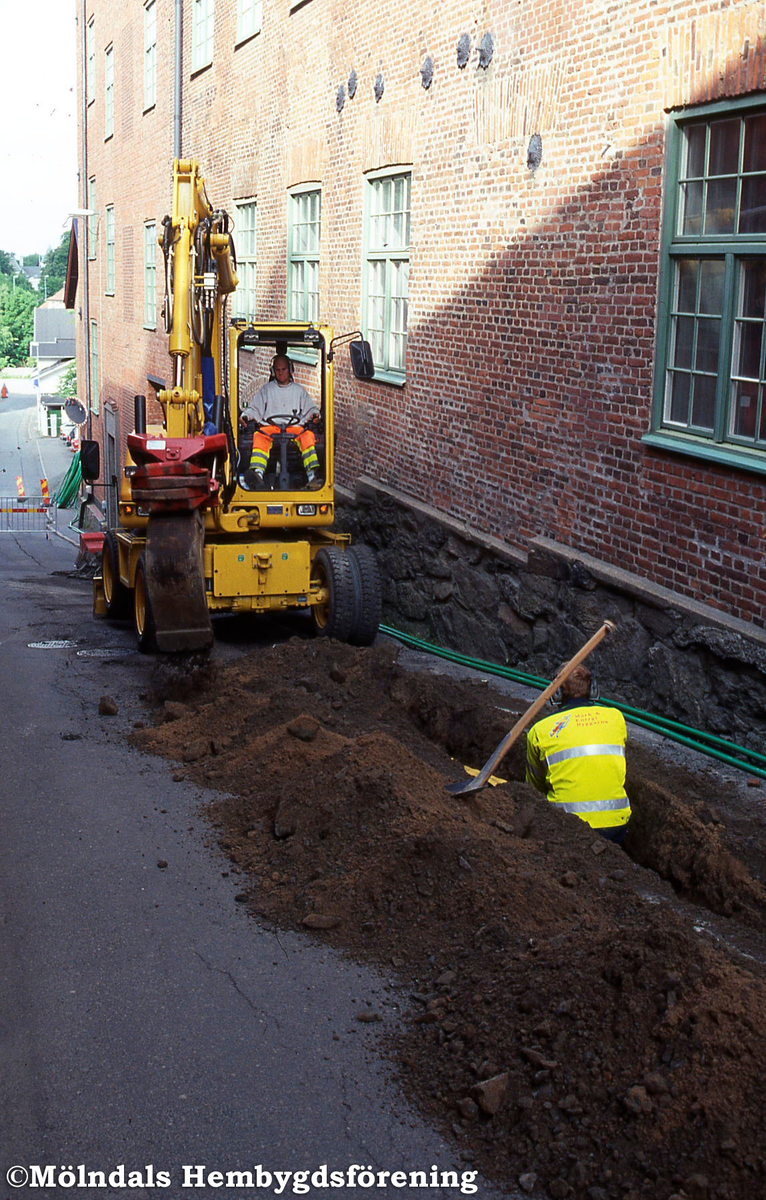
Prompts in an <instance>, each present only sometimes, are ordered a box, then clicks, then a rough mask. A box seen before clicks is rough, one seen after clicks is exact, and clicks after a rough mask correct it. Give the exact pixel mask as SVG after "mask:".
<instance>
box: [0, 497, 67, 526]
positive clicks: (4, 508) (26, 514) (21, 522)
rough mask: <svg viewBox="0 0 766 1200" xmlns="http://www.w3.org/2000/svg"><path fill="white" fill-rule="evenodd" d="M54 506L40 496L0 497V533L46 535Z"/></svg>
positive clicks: (53, 517)
mask: <svg viewBox="0 0 766 1200" xmlns="http://www.w3.org/2000/svg"><path fill="white" fill-rule="evenodd" d="M54 520H55V505H53V504H51V503H50V502H48V501H46V500H44V499H43V497H42V496H24V497H21V498H19V497H17V496H0V533H46V532H47V530H48V526H49V524H50V523H51V522H52V521H54Z"/></svg>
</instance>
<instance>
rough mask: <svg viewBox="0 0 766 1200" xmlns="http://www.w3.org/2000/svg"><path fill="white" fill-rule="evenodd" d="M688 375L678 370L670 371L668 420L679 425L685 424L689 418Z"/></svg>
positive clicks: (689, 379) (689, 381)
mask: <svg viewBox="0 0 766 1200" xmlns="http://www.w3.org/2000/svg"><path fill="white" fill-rule="evenodd" d="M690 383H691V376H690V375H683V374H681V373H679V372H678V371H671V373H670V412H669V413H668V420H670V421H673V422H675V423H676V424H679V425H686V424H687V422H688V420H689V385H690Z"/></svg>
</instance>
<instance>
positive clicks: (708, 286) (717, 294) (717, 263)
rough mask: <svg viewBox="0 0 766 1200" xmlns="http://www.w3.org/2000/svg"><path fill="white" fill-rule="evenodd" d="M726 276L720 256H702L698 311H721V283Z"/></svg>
mask: <svg viewBox="0 0 766 1200" xmlns="http://www.w3.org/2000/svg"><path fill="white" fill-rule="evenodd" d="M725 278H726V263H725V262H724V260H723V259H722V258H703V259H702V260H701V262H700V302H699V311H700V312H703V313H715V314H716V316H720V314H721V313H722V312H723V285H724V280H725Z"/></svg>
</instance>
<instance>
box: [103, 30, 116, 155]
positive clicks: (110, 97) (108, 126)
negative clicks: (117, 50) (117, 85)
mask: <svg viewBox="0 0 766 1200" xmlns="http://www.w3.org/2000/svg"><path fill="white" fill-rule="evenodd" d="M113 135H114V46H113V45H112V46H107V48H106V50H105V51H104V141H106V140H107V139H108V138H110V137H112V136H113Z"/></svg>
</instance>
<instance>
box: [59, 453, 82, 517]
mask: <svg viewBox="0 0 766 1200" xmlns="http://www.w3.org/2000/svg"><path fill="white" fill-rule="evenodd" d="M81 480H82V466H81V464H80V451H79V450H78V451H77V453H76V454H75V456H74V458H73V459H72V461H71V463H70V464H69V470H68V471H67V473H66V475H65V476H64V479H63V481H62V483H61V486H60V487H59V490H58V491H57V492H56V498H55V501H56V504H57V505H58V507H59V508H70V507H71V505H72V503H73V501H74V499H75V497H76V496H77V493H78V492H79V490H80V482H81Z"/></svg>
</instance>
